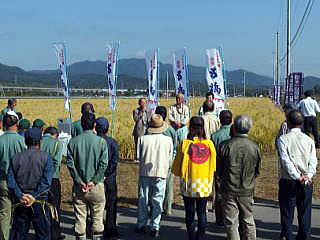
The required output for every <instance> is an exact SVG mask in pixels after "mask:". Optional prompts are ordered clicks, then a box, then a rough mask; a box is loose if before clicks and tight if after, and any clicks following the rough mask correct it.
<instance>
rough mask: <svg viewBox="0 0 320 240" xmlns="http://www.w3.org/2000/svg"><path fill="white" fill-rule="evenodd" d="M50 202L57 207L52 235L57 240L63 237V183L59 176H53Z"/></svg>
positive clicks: (53, 219)
mask: <svg viewBox="0 0 320 240" xmlns="http://www.w3.org/2000/svg"><path fill="white" fill-rule="evenodd" d="M48 202H49V203H50V204H51V205H52V206H53V207H54V208H55V209H56V213H57V216H55V217H54V218H52V222H51V224H52V225H51V234H52V235H51V237H52V240H57V239H60V238H61V228H60V221H61V210H60V206H61V183H60V180H59V179H58V178H53V179H52V183H51V186H50V192H49V199H48Z"/></svg>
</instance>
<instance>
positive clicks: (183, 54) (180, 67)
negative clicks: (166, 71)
mask: <svg viewBox="0 0 320 240" xmlns="http://www.w3.org/2000/svg"><path fill="white" fill-rule="evenodd" d="M173 76H174V80H175V86H176V94H178V93H182V94H183V95H184V98H185V99H186V101H188V99H189V92H188V84H189V82H188V62H187V51H186V49H185V48H183V49H181V50H178V51H175V52H174V53H173Z"/></svg>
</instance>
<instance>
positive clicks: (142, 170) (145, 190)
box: [136, 114, 173, 239]
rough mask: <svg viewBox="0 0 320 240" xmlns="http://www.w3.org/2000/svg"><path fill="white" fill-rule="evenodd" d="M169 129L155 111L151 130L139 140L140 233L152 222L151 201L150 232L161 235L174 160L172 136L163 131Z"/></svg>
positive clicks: (138, 227) (138, 221)
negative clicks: (168, 179)
mask: <svg viewBox="0 0 320 240" xmlns="http://www.w3.org/2000/svg"><path fill="white" fill-rule="evenodd" d="M167 128H168V125H167V123H166V122H164V121H163V119H162V117H161V115H159V114H153V115H152V116H151V119H150V122H149V128H148V132H149V133H151V135H144V136H141V137H140V138H139V139H138V145H137V158H138V160H139V162H140V167H139V186H138V216H137V228H136V232H137V233H141V234H145V233H146V226H147V223H148V215H149V214H148V204H149V203H151V206H150V208H151V214H150V215H151V219H150V229H151V232H150V235H151V236H152V237H155V238H156V239H158V238H159V237H160V233H159V229H160V220H161V213H162V205H163V200H164V196H165V190H166V178H167V174H168V169H169V166H170V164H171V163H170V161H172V154H173V144H172V139H171V138H170V137H167V136H165V135H163V134H161V133H162V132H163V131H165V130H166V129H167Z"/></svg>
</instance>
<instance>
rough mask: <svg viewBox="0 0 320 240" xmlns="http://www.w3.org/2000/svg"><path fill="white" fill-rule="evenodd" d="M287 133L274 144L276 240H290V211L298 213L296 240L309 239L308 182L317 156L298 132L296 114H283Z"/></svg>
mask: <svg viewBox="0 0 320 240" xmlns="http://www.w3.org/2000/svg"><path fill="white" fill-rule="evenodd" d="M286 117H287V123H288V127H289V132H288V133H287V134H285V135H282V136H281V137H280V138H279V141H278V149H279V155H280V162H279V163H280V164H279V166H280V169H279V170H280V171H279V174H280V176H279V177H280V180H279V206H280V217H281V235H280V239H287V240H291V239H294V238H293V236H292V231H293V229H292V221H293V216H294V209H295V206H297V212H298V222H299V226H298V235H297V237H296V239H309V238H310V229H311V211H312V209H311V208H312V192H313V183H312V179H313V177H314V175H315V173H316V167H317V162H318V160H317V156H316V148H315V143H314V141H313V140H312V139H311V138H310V137H308V136H307V135H306V134H304V133H302V132H301V126H302V124H303V116H302V114H301V113H300V112H299V111H297V110H292V111H290V112H289V113H288V114H287V116H286Z"/></svg>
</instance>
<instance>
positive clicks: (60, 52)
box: [53, 43, 70, 112]
mask: <svg viewBox="0 0 320 240" xmlns="http://www.w3.org/2000/svg"><path fill="white" fill-rule="evenodd" d="M53 47H54V49H55V51H56V54H57V57H58V64H59V70H60V74H61V76H60V77H61V86H62V90H63V95H64V107H65V109H66V111H68V112H70V102H69V84H68V75H67V62H66V47H65V45H64V43H54V44H53Z"/></svg>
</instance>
